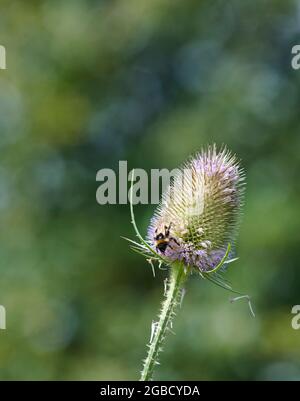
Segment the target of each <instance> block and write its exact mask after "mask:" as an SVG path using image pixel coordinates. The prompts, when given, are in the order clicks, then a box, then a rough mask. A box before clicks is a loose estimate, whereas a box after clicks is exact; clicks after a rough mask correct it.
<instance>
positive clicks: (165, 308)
mask: <svg viewBox="0 0 300 401" xmlns="http://www.w3.org/2000/svg"><path fill="white" fill-rule="evenodd" d="M186 276H187V273H186V271H185V269H184V265H183V264H182V263H173V264H172V266H171V268H170V277H169V279H168V283H167V286H166V288H165V299H164V301H163V304H162V308H161V311H160V314H159V319H158V321H157V322H154V323H152V328H151V338H150V343H149V344H148V345H147V347H148V349H149V350H148V354H147V357H146V359H145V361H144V365H143V370H142V373H141V378H140V380H141V381H148V380H152V376H153V371H154V368H155V366H156V365H158V364H159V362H158V357H159V354H160V352H161V351H162V345H163V342H164V339H165V337H166V334H167V331H168V330H171V328H172V321H173V318H174V317H175V311H176V308H177V306H178V305H179V304H180V303H181V300H182V295H183V292H182V291H183V283H184V282H185V279H186Z"/></svg>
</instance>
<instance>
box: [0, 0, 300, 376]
mask: <svg viewBox="0 0 300 401" xmlns="http://www.w3.org/2000/svg"><path fill="white" fill-rule="evenodd" d="M0 44H1V45H4V46H5V47H6V51H7V70H5V71H4V70H1V71H0V151H1V161H0V221H1V225H0V304H2V305H4V306H5V307H6V313H7V330H0V378H1V379H66V380H69V379H74V380H83V379H92V380H97V379H102V380H104V379H112V380H120V379H132V380H133V379H137V378H138V376H139V371H140V369H141V360H142V358H144V357H145V344H146V342H147V341H148V340H149V336H150V326H151V321H152V320H153V319H154V318H155V316H156V314H157V312H158V309H159V304H160V302H161V298H162V293H163V280H164V278H165V275H166V272H164V271H158V272H157V276H156V278H155V279H154V278H153V276H152V273H151V268H150V266H149V265H148V264H147V263H146V262H145V260H144V259H143V258H141V257H139V255H136V254H134V253H133V252H131V251H130V250H129V247H128V244H127V243H126V242H125V241H124V240H122V239H121V238H120V236H121V235H123V236H127V237H133V236H134V234H133V230H132V227H131V224H130V217H129V207H128V205H107V206H106V205H105V206H100V205H98V204H97V202H96V197H95V195H96V190H97V187H98V185H99V183H97V182H96V173H97V171H98V170H99V169H101V168H112V169H114V170H117V168H118V161H119V160H128V167H129V169H131V168H133V167H140V168H144V169H146V170H147V171H150V169H151V168H163V167H166V168H175V167H177V166H178V165H180V164H181V163H182V162H183V161H184V160H185V159H186V158H187V157H188V156H189V155H190V153H193V152H195V151H197V150H199V149H200V148H201V146H203V145H205V144H207V143H212V142H216V143H217V144H218V145H221V144H222V143H225V144H227V145H228V147H229V148H230V149H231V150H233V151H234V152H236V153H237V154H238V156H239V157H240V158H241V159H242V161H243V166H244V168H245V169H246V173H247V195H246V204H245V208H244V217H243V221H242V225H241V230H240V235H239V239H238V244H237V252H238V256H239V258H240V259H239V261H238V262H236V263H235V264H233V265H232V267H231V268H230V269H229V271H228V274H227V278H229V279H230V280H231V282H232V283H233V287H234V288H235V289H237V290H241V291H243V292H246V293H248V294H250V295H252V297H253V303H254V307H255V311H256V318H255V319H253V318H252V317H251V316H250V313H249V310H248V307H247V303H246V302H243V301H241V302H239V303H235V304H230V302H229V301H228V299H229V297H230V296H231V294H230V293H227V292H225V291H223V290H222V289H219V288H217V287H215V286H213V285H212V284H210V283H209V282H206V281H203V280H201V279H200V278H198V277H193V279H191V280H190V281H189V283H188V285H187V295H186V298H185V301H184V304H183V308H182V310H180V313H178V316H177V318H176V321H175V326H174V330H175V332H176V335H173V336H172V335H170V336H169V338H168V341H167V344H166V346H165V352H164V353H163V354H162V356H161V366H160V367H159V369H158V370H157V372H156V375H155V378H156V379H175V380H179V379H190V380H198V379H208V380H213V379H224V380H241V379H251V380H265V379H295V380H300V358H299V357H300V330H298V331H297V330H293V329H292V327H291V319H292V316H293V315H292V314H291V308H292V306H293V305H295V304H300V291H299V287H300V269H299V265H298V264H299V262H298V261H299V258H300V251H299V231H300V211H299V167H300V135H299V134H300V133H299V129H300V115H299V111H300V109H299V106H300V70H299V71H296V70H293V69H292V67H291V58H292V56H291V48H292V46H293V45H295V44H300V4H299V2H298V1H290V0H288V1H282V0H280V1H279V0H275V1H258V0H257V1H253V0H252V1H250V0H246V1H237V0H235V1H226V2H225V1H220V0H219V1H199V0H186V1H184V2H183V1H179V0H149V1H148V0H123V1H122V0H106V1H104V0H103V1H96V0H65V1H56V0H51V1H50V0H48V1H35V0H31V1H29V0H28V1H26V2H25V1H17V0H14V1H11V0H2V1H1V13H0ZM135 210H136V218H137V221H138V224H139V226H140V229H141V231H142V232H143V233H145V232H146V229H147V224H148V222H149V219H150V217H151V214H152V213H153V210H154V206H153V205H148V206H145V205H143V206H142V205H139V206H136V209H135Z"/></svg>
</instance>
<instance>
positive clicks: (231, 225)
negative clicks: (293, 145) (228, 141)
mask: <svg viewBox="0 0 300 401" xmlns="http://www.w3.org/2000/svg"><path fill="white" fill-rule="evenodd" d="M244 180H245V177H244V173H243V170H242V169H241V168H240V165H239V162H238V160H237V158H236V156H235V155H233V154H231V153H230V152H229V151H228V150H227V149H226V148H225V147H223V148H222V149H220V151H218V150H217V148H216V146H215V145H212V146H208V147H207V148H206V149H204V150H202V151H201V152H200V153H198V154H196V155H195V157H193V158H191V159H190V160H188V161H187V162H186V163H185V164H184V166H183V167H182V168H181V169H179V170H178V172H177V173H176V175H175V176H174V178H173V180H172V182H171V184H170V186H169V188H168V189H167V191H166V192H165V194H163V196H162V200H161V203H160V204H159V206H158V208H157V210H156V211H155V213H154V216H153V218H152V220H151V223H150V226H149V229H148V241H149V242H150V244H151V246H152V247H153V248H154V249H155V250H156V251H157V252H158V253H161V254H163V255H164V256H165V257H166V258H167V259H169V260H170V261H175V260H181V261H183V262H184V263H185V265H187V266H191V267H196V268H198V269H199V270H200V271H202V272H207V271H210V270H212V269H214V268H215V267H216V266H217V265H218V264H219V263H220V261H221V260H222V258H223V256H224V254H225V252H226V249H227V246H228V243H230V244H232V243H233V242H234V238H235V235H236V231H237V230H236V229H237V225H238V218H239V213H240V209H241V204H242V200H243V193H244ZM159 233H162V235H163V236H164V237H166V241H167V242H166V243H165V244H166V247H165V249H164V247H157V245H158V241H157V235H158V234H159Z"/></svg>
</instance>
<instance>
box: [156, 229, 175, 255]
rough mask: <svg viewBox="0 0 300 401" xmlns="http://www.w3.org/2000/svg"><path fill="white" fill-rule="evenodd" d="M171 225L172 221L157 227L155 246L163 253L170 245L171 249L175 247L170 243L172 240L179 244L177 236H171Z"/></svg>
mask: <svg viewBox="0 0 300 401" xmlns="http://www.w3.org/2000/svg"><path fill="white" fill-rule="evenodd" d="M171 225H172V223H170V224H169V225H168V226H166V225H162V226H159V227H157V228H156V230H155V236H154V242H155V247H156V250H158V251H160V252H161V253H165V251H166V249H167V247H168V246H169V247H170V248H171V249H173V247H172V246H171V245H170V241H173V242H175V243H176V244H177V245H179V243H178V241H177V240H176V238H174V237H170V228H171Z"/></svg>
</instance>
